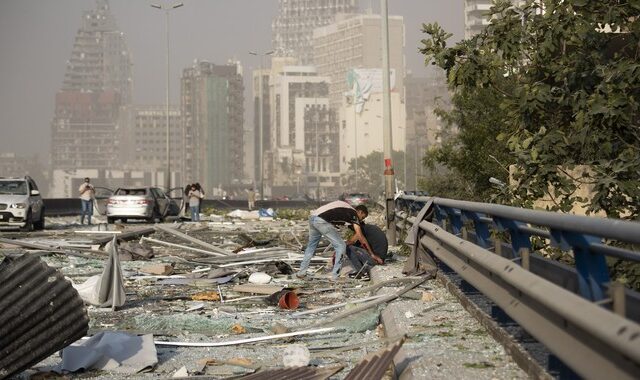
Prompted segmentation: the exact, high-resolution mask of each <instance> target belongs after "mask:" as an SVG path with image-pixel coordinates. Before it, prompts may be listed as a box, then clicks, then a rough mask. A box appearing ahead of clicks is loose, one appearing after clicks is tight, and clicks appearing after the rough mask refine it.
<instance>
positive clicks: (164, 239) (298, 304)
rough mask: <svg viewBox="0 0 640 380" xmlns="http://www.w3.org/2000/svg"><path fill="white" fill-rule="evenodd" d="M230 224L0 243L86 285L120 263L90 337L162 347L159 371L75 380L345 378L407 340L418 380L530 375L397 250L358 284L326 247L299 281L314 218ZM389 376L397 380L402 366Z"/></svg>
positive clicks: (3, 250) (115, 371) (40, 367)
mask: <svg viewBox="0 0 640 380" xmlns="http://www.w3.org/2000/svg"><path fill="white" fill-rule="evenodd" d="M230 214H231V215H226V216H212V217H211V218H209V220H208V221H203V222H199V223H191V222H175V223H165V224H156V225H153V226H152V225H149V224H142V223H131V224H127V225H121V224H117V225H108V226H107V225H106V224H103V225H96V226H91V227H87V226H78V225H77V224H75V221H74V220H72V219H71V218H64V217H58V218H51V219H52V220H47V226H51V230H47V231H45V232H38V233H33V234H28V233H23V234H18V233H15V234H6V235H4V234H3V239H2V240H0V259H1V258H2V257H3V256H11V257H16V256H19V255H37V256H39V257H41V259H42V260H43V261H45V262H46V263H47V264H48V265H49V266H51V267H53V268H56V269H57V270H58V271H60V272H61V273H63V274H64V276H66V278H67V279H69V280H71V281H72V282H73V283H74V284H76V286H77V285H78V284H83V283H85V282H86V281H87V280H89V279H91V278H96V277H99V278H102V277H104V272H105V263H111V264H112V265H115V266H117V268H115V271H111V273H112V274H114V275H116V277H117V273H118V270H119V271H120V275H121V277H122V286H123V292H124V299H122V300H121V299H120V298H117V297H116V301H117V304H116V305H114V304H113V302H112V303H109V302H108V300H109V299H110V298H109V296H108V295H107V298H106V299H104V300H102V301H101V302H100V303H99V304H98V303H95V302H86V304H87V306H86V308H87V311H88V315H89V331H88V335H89V336H93V337H94V338H91V339H96V338H95V337H97V336H103V337H109V334H128V335H118V336H112V337H109V339H116V340H117V341H119V342H124V341H126V339H128V338H126V336H133V337H137V336H139V337H141V339H142V338H143V337H146V338H144V339H145V342H147V343H148V342H149V339H152V341H153V342H154V343H155V347H154V349H155V355H156V357H155V358H156V360H155V361H154V360H153V358H149V357H147V356H145V359H144V361H143V362H142V364H144V365H142V366H141V365H140V363H133V364H132V363H130V362H128V361H127V360H128V359H127V358H120V359H117V358H116V359H114V358H110V359H104V360H103V362H106V363H109V365H108V366H105V367H95V366H94V367H82V368H86V369H85V372H84V373H80V372H71V373H67V375H66V376H67V377H66V378H74V377H76V376H78V377H82V378H101V379H106V378H109V379H124V378H127V379H128V378H140V379H144V378H149V379H151V378H158V377H162V378H170V377H173V376H179V377H188V376H209V377H210V378H228V377H238V376H244V375H251V374H259V373H260V371H267V370H270V371H271V370H273V371H276V372H274V373H277V371H278V370H283V369H285V368H286V369H288V370H294V369H296V368H300V367H296V366H303V367H304V368H309V369H313V368H317V369H319V370H320V369H322V370H326V371H324V372H322V374H323V376H324V375H326V376H325V378H329V377H330V378H332V379H343V378H345V377H346V376H348V374H349V372H350V371H351V370H352V369H353V368H355V367H356V366H357V365H358V363H360V362H361V361H362V360H363V359H364V358H376V357H383V356H384V355H378V356H375V355H374V354H375V353H377V352H382V353H385V352H386V353H387V355H386V356H384V357H385V360H387V359H390V358H389V357H388V356H389V354H388V352H392V353H393V355H392V356H396V358H397V357H399V356H398V355H403V351H402V350H401V351H400V353H399V354H398V355H396V354H395V352H396V351H397V350H400V347H399V346H398V347H396V346H394V345H393V344H397V342H398V341H399V340H400V339H402V338H403V337H405V338H404V340H403V342H404V347H405V349H406V347H410V348H411V350H415V351H416V352H418V351H419V352H420V353H421V355H423V356H424V357H426V358H428V359H424V358H422V359H420V360H422V361H421V363H422V364H421V366H422V367H420V368H424V369H425V371H426V372H424V373H420V376H422V375H424V374H426V376H427V378H451V377H455V378H467V377H473V378H478V379H493V378H525V377H526V374H525V373H524V372H522V371H521V370H520V369H519V368H518V367H517V366H516V365H515V363H513V361H512V360H511V359H510V358H509V357H508V356H507V355H506V354H505V352H504V350H503V349H502V348H501V346H500V345H498V344H497V343H495V342H494V341H492V339H491V338H490V337H489V336H488V335H487V334H486V333H483V332H482V331H481V327H480V325H479V324H478V323H477V322H476V321H475V320H474V319H473V318H472V317H470V316H468V315H465V313H464V310H463V309H462V307H461V306H460V305H458V304H457V302H456V301H455V299H454V298H453V297H452V296H450V295H448V293H447V291H446V290H445V289H444V288H442V287H441V285H440V284H439V283H438V282H437V281H435V280H433V279H426V278H424V277H422V278H420V277H417V278H416V277H406V276H403V275H402V274H400V271H401V268H402V264H403V261H404V259H405V257H404V256H402V255H400V254H399V253H398V252H399V247H392V248H391V249H392V251H393V252H395V253H396V255H394V258H395V260H392V261H391V262H389V263H387V264H386V265H385V266H382V267H376V268H374V271H373V273H372V281H369V282H365V281H361V280H355V279H350V278H348V276H346V272H347V271H348V268H345V269H344V270H343V274H344V276H343V278H341V280H340V281H339V282H338V283H333V282H331V281H329V279H328V278H325V277H323V276H320V275H323V274H325V273H326V271H327V270H328V268H329V265H330V262H331V255H332V250H331V248H330V247H329V246H328V245H327V242H323V243H321V245H320V246H319V248H318V250H317V254H316V256H315V257H314V259H313V261H312V265H311V267H310V270H309V272H310V273H314V274H315V276H312V277H310V278H308V279H304V280H300V279H297V278H296V277H295V276H293V275H292V274H293V273H294V272H295V271H296V270H297V268H298V265H299V263H300V261H301V260H302V253H303V252H302V250H303V249H304V246H305V244H306V241H307V223H306V219H305V217H304V216H305V215H304V213H301V215H300V217H297V218H294V219H284V218H282V219H281V218H278V216H277V215H278V213H277V210H276V211H275V212H272V213H270V214H269V215H265V216H261V215H260V214H258V216H257V217H255V216H254V215H253V213H252V214H250V215H249V214H247V213H246V212H244V213H243V212H237V213H235V214H234V213H230ZM381 218H382V216H381V215H379V213H376V212H372V215H370V217H369V219H368V220H367V221H368V222H369V223H376V224H379V225H382V219H381ZM111 239H113V240H115V241H117V244H116V246H115V249H114V248H111V256H110V250H109V248H106V244H105V242H107V241H111ZM114 252H117V259H116V260H114V258H113V255H114ZM101 276H102V277H101ZM110 284H111V282H110ZM1 287H2V285H1V284H0V288H1ZM113 291H117V289H115V288H112V292H111V293H110V294H111V295H112V296H113ZM116 295H117V296H119V292H118V293H116ZM85 301H86V300H85ZM120 301H122V302H120ZM92 303H93V304H94V305H91V304H92ZM116 306H117V307H116ZM114 309H115V310H114ZM381 315H382V318H381ZM390 324H395V325H394V326H391V325H390ZM398 326H400V327H401V328H400V327H398ZM150 336H152V337H151V338H150ZM103 339H106V338H103ZM81 345H82V342H78V343H76V344H74V346H70V348H69V349H71V350H78V349H79V348H78V346H81ZM147 346H148V344H147ZM388 347H393V350H396V351H389V350H391V348H388ZM423 347H427V348H423ZM385 350H387V351H385ZM405 352H406V351H405ZM372 355H373V356H372ZM405 355H406V354H405ZM447 357H451V358H452V359H451V360H448V359H447ZM65 359H68V357H67V358H65V357H64V355H63V358H61V357H60V355H58V354H54V355H51V356H49V357H48V358H46V359H45V360H44V361H42V362H40V363H39V364H37V365H34V366H32V367H31V368H30V369H28V370H26V371H24V372H22V373H20V374H19V375H17V378H20V379H26V378H29V377H30V376H33V375H35V374H39V375H42V376H44V375H45V374H47V373H52V374H53V373H57V372H55V371H58V372H60V369H61V365H62V364H63V362H64V361H65ZM367 360H373V359H367ZM448 361H450V362H448ZM147 363H151V364H147ZM76 367H77V365H76ZM340 367H344V368H343V369H342V370H340ZM387 367H388V366H386V367H385V368H387ZM89 368H98V369H93V370H90V369H89ZM336 370H337V371H338V372H336V373H335V374H333V373H334V372H335V371H336ZM256 371H258V372H257V373H256ZM456 371H463V372H460V375H456V373H457V372H456ZM62 372H64V373H66V371H62ZM418 372H419V371H418V370H416V373H418ZM265 374H266V372H265ZM316 375H317V374H316ZM381 376H383V377H382V378H387V379H391V378H392V369H388V370H386V371H382V372H381ZM256 378H265V377H260V376H258V377H256ZM409 378H411V377H409ZM414 378H422V377H414Z"/></svg>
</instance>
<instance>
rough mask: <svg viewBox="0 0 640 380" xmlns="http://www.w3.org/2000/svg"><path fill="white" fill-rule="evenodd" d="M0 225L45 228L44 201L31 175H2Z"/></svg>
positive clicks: (30, 228) (0, 179)
mask: <svg viewBox="0 0 640 380" xmlns="http://www.w3.org/2000/svg"><path fill="white" fill-rule="evenodd" d="M0 227H5V228H6V227H9V228H19V229H21V230H22V231H32V230H33V229H38V230H42V229H44V203H43V202H42V196H41V195H40V191H39V190H38V186H36V183H35V181H34V180H33V179H32V178H31V177H28V176H27V177H23V178H2V177H0Z"/></svg>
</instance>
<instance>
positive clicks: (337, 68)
mask: <svg viewBox="0 0 640 380" xmlns="http://www.w3.org/2000/svg"><path fill="white" fill-rule="evenodd" d="M404 45H405V35H404V19H403V18H402V17H401V16H390V17H389V67H390V69H391V70H393V71H394V72H395V76H396V81H395V86H394V88H392V91H397V92H398V93H399V94H400V95H401V98H402V97H404V90H403V89H404V76H405V57H404ZM313 63H314V65H315V66H316V67H317V69H318V74H319V75H323V76H327V77H329V78H330V87H329V99H330V100H329V101H330V103H331V106H332V107H333V108H336V109H337V108H338V107H339V106H340V104H342V102H343V97H344V96H345V93H346V92H348V91H349V90H350V88H348V84H347V74H348V73H349V71H350V70H352V69H374V68H375V69H380V68H382V26H381V19H380V15H376V14H366V15H341V16H339V17H338V18H337V20H336V21H335V22H334V23H331V24H329V25H327V26H324V27H320V28H317V29H315V30H314V31H313Z"/></svg>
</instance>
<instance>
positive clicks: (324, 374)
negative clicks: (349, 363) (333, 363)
mask: <svg viewBox="0 0 640 380" xmlns="http://www.w3.org/2000/svg"><path fill="white" fill-rule="evenodd" d="M342 368H343V367H342V366H338V367H328V368H316V367H293V368H278V369H270V370H266V371H260V372H257V373H252V374H251V375H247V376H242V377H232V378H230V379H237V380H273V379H278V380H324V379H328V378H330V377H331V376H333V375H334V374H336V373H338V372H339V371H340V370H341V369H342Z"/></svg>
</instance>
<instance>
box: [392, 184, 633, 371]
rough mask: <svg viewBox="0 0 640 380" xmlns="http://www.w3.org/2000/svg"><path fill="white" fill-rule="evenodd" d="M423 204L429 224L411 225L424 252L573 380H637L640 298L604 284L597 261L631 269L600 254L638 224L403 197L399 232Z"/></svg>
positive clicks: (627, 239) (619, 253)
mask: <svg viewBox="0 0 640 380" xmlns="http://www.w3.org/2000/svg"><path fill="white" fill-rule="evenodd" d="M429 200H431V201H432V202H433V206H432V207H433V211H434V213H433V216H432V220H431V221H426V220H425V221H421V222H420V224H419V227H420V230H421V233H423V236H422V238H421V240H420V243H421V245H422V246H423V247H424V248H425V249H426V250H427V251H428V252H430V253H431V254H433V255H434V256H435V257H436V258H437V259H438V260H440V261H441V262H442V263H444V264H445V265H446V266H448V267H449V268H451V269H453V270H454V271H455V272H457V274H458V275H460V276H461V277H462V278H463V279H464V280H465V281H467V282H468V283H470V284H471V285H472V286H473V287H475V288H476V289H478V290H479V291H481V292H482V293H483V294H484V295H485V296H486V297H488V298H490V299H491V300H492V301H493V302H494V303H495V304H496V305H498V306H499V307H500V308H502V309H503V310H504V312H505V313H507V314H508V315H509V316H510V317H511V318H512V319H513V320H514V321H516V322H517V323H518V324H519V325H520V326H522V327H523V328H524V329H525V330H527V332H529V334H531V335H532V336H533V337H535V338H536V339H537V340H538V341H539V342H541V343H543V344H544V345H545V346H546V347H547V348H548V349H549V350H550V351H551V352H552V353H553V354H554V355H556V356H557V357H558V358H560V359H561V360H562V361H563V362H564V363H565V364H566V365H567V366H569V367H570V368H571V369H572V370H573V371H574V372H575V373H577V374H579V375H580V376H582V377H584V378H616V379H624V378H629V379H637V378H640V325H639V324H638V320H640V295H638V293H637V292H634V291H632V290H630V289H625V288H624V287H623V286H621V285H619V284H612V283H611V280H610V278H609V274H608V269H607V265H606V261H605V255H609V256H614V257H618V258H622V259H625V260H633V261H640V255H639V254H638V253H637V252H634V251H632V250H629V249H625V248H619V247H612V246H609V245H607V243H608V242H610V241H612V240H613V241H616V242H620V243H638V242H640V223H635V222H628V221H623V220H610V219H603V218H593V217H582V216H575V215H565V214H559V213H553V212H544V211H534V210H526V209H521V208H516V207H509V206H501V205H494V204H485V203H476V202H466V201H457V200H451V199H442V198H429V197H424V196H414V195H404V196H401V197H399V198H398V199H397V200H396V204H397V208H398V209H399V210H397V212H396V215H397V216H398V217H399V218H400V219H402V221H404V222H401V223H399V224H398V225H399V227H400V228H403V227H404V228H406V227H407V226H408V225H409V223H411V224H413V222H414V221H415V218H414V217H412V216H411V214H413V213H415V212H417V211H418V210H420V209H421V208H422V207H423V205H424V204H426V202H427V201H429ZM400 210H404V211H400ZM407 222H409V223H407ZM496 232H503V233H506V234H507V235H508V236H509V238H510V241H509V242H507V243H505V242H502V241H500V240H498V239H496ZM532 236H538V237H540V238H541V239H547V241H548V242H550V244H551V246H553V247H556V248H558V249H561V250H563V251H572V252H573V255H574V258H575V268H572V267H569V266H567V265H565V264H561V263H557V262H554V261H553V260H550V259H545V258H544V257H543V256H542V255H539V254H537V253H536V252H532V250H533V246H532V240H531V237H532Z"/></svg>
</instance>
